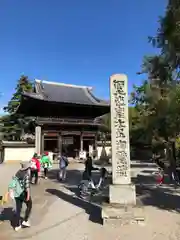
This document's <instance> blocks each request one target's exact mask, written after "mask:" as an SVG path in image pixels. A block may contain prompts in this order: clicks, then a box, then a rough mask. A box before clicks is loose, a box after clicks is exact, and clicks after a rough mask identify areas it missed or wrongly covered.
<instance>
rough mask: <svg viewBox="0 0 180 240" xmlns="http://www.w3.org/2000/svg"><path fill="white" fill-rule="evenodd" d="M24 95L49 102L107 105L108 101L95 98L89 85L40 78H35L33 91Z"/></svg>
mask: <svg viewBox="0 0 180 240" xmlns="http://www.w3.org/2000/svg"><path fill="white" fill-rule="evenodd" d="M24 95H28V96H30V97H32V98H38V99H41V100H45V101H50V102H61V103H74V104H83V105H99V106H109V102H108V101H104V100H101V99H98V98H96V97H95V96H94V95H93V93H92V88H90V87H87V86H78V85H69V84H64V83H55V82H48V81H41V80H35V93H33V94H32V93H31V94H30V93H29V94H28V93H25V94H24Z"/></svg>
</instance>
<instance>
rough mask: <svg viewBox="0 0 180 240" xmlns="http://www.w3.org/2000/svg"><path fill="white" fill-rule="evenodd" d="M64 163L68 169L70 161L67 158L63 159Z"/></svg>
mask: <svg viewBox="0 0 180 240" xmlns="http://www.w3.org/2000/svg"><path fill="white" fill-rule="evenodd" d="M62 159H63V161H64V162H65V165H66V167H67V166H68V165H69V161H68V159H67V158H66V157H62Z"/></svg>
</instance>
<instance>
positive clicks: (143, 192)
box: [132, 175, 180, 212]
mask: <svg viewBox="0 0 180 240" xmlns="http://www.w3.org/2000/svg"><path fill="white" fill-rule="evenodd" d="M153 178H154V176H143V175H138V176H137V178H135V179H132V182H134V183H135V184H136V195H137V198H139V199H140V201H141V203H142V204H143V205H144V206H154V207H157V208H159V209H162V210H168V211H177V212H180V196H179V195H177V192H179V193H180V188H179V187H175V185H173V184H171V185H170V184H169V179H168V176H166V178H165V184H164V185H162V186H159V187H156V185H155V179H153Z"/></svg>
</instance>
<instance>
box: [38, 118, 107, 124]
mask: <svg viewBox="0 0 180 240" xmlns="http://www.w3.org/2000/svg"><path fill="white" fill-rule="evenodd" d="M36 121H37V123H40V124H60V125H63V124H69V125H103V123H102V120H101V119H77V118H58V117H57V118H54V117H46V118H44V117H37V118H36Z"/></svg>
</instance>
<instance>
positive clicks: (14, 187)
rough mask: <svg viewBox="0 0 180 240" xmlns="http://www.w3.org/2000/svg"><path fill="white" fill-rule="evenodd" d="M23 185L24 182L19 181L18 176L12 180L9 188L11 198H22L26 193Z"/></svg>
mask: <svg viewBox="0 0 180 240" xmlns="http://www.w3.org/2000/svg"><path fill="white" fill-rule="evenodd" d="M23 185H24V184H23V180H20V179H18V178H17V177H16V176H14V177H13V178H12V180H11V182H10V183H9V186H8V191H9V192H10V196H11V198H17V197H20V196H21V194H22V193H23V192H24V187H23Z"/></svg>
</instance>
